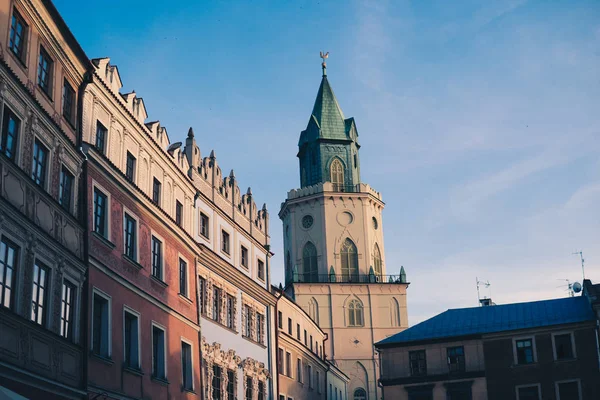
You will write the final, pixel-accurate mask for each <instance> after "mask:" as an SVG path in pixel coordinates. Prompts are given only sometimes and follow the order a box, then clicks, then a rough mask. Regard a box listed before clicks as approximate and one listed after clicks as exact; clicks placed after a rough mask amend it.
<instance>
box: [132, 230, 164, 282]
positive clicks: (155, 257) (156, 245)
mask: <svg viewBox="0 0 600 400" xmlns="http://www.w3.org/2000/svg"><path fill="white" fill-rule="evenodd" d="M131 258H133V257H131ZM162 263H163V260H162V242H161V241H160V240H158V239H157V238H156V237H154V236H152V276H153V277H155V278H156V279H160V280H162V275H163V273H162Z"/></svg>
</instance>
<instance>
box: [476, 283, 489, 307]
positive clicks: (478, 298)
mask: <svg viewBox="0 0 600 400" xmlns="http://www.w3.org/2000/svg"><path fill="white" fill-rule="evenodd" d="M475 282H476V284H477V303H478V304H481V295H480V293H479V285H483V286H485V287H486V289H487V288H489V287H490V285H491V284H490V281H480V280H479V278H478V277H475Z"/></svg>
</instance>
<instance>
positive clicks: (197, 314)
mask: <svg viewBox="0 0 600 400" xmlns="http://www.w3.org/2000/svg"><path fill="white" fill-rule="evenodd" d="M194 283H195V285H196V290H195V292H196V318H197V319H198V328H200V313H201V312H202V310H201V309H200V294H199V293H198V257H194ZM198 347H199V351H198V354H199V355H200V362H199V363H198V365H199V370H200V399H201V400H204V378H203V374H202V329H199V330H198Z"/></svg>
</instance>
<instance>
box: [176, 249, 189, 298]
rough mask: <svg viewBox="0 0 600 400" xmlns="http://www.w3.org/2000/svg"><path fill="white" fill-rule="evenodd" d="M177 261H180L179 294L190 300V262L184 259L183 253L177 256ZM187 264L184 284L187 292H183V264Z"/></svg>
mask: <svg viewBox="0 0 600 400" xmlns="http://www.w3.org/2000/svg"><path fill="white" fill-rule="evenodd" d="M177 260H178V264H177V267H178V271H179V294H180V295H182V296H183V297H185V298H186V299H189V295H190V280H189V265H190V264H189V262H188V260H187V259H186V258H185V257H183V256H182V255H181V253H178V255H177ZM182 262H183V263H184V264H185V273H184V275H183V276H184V279H185V281H184V283H185V292H182V291H181V283H182V282H181V263H182Z"/></svg>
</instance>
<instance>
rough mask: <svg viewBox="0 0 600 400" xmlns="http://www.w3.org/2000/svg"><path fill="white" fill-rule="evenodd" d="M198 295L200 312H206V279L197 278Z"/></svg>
mask: <svg viewBox="0 0 600 400" xmlns="http://www.w3.org/2000/svg"><path fill="white" fill-rule="evenodd" d="M198 297H199V299H200V313H201V314H203V315H204V314H206V310H205V308H204V307H206V279H204V278H202V277H200V278H198Z"/></svg>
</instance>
